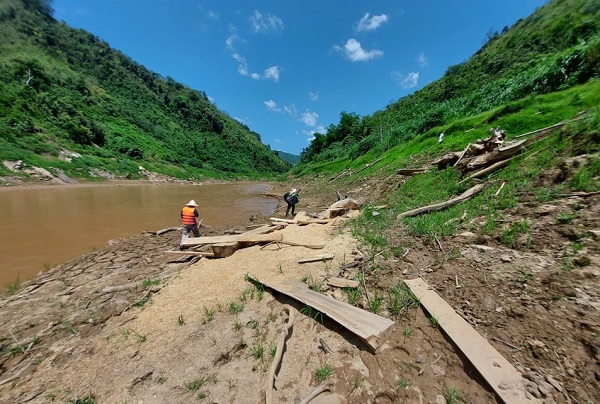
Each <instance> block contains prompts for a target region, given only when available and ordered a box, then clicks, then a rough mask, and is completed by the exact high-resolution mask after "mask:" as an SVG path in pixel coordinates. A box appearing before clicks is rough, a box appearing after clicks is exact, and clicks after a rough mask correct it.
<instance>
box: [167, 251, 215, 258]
mask: <svg viewBox="0 0 600 404" xmlns="http://www.w3.org/2000/svg"><path fill="white" fill-rule="evenodd" d="M165 254H173V255H197V256H199V257H212V256H213V253H211V252H208V251H170V250H169V251H165Z"/></svg>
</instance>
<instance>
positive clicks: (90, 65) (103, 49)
mask: <svg viewBox="0 0 600 404" xmlns="http://www.w3.org/2000/svg"><path fill="white" fill-rule="evenodd" d="M0 38H1V39H0V86H1V87H2V91H0V159H1V160H10V161H15V160H22V161H24V162H25V164H31V165H36V166H40V167H44V168H47V169H50V170H52V169H53V168H58V169H61V170H63V171H64V172H66V173H67V174H69V175H72V176H76V177H84V178H85V177H88V176H89V171H90V169H91V168H98V169H103V170H105V171H108V172H111V173H115V174H117V175H131V174H133V176H134V177H135V176H136V175H137V174H138V166H139V165H142V166H144V168H146V169H148V170H152V171H157V172H160V173H163V174H168V175H172V176H175V177H180V178H188V177H200V176H209V177H213V176H240V175H243V176H260V175H265V174H274V173H281V172H285V171H286V170H288V169H289V167H290V164H289V163H287V162H286V161H284V160H283V159H281V158H280V157H279V156H278V155H277V154H276V153H275V152H274V151H272V150H271V149H270V148H269V147H268V146H266V145H264V144H263V143H262V142H261V139H260V135H259V134H258V133H255V132H253V131H252V130H250V129H249V128H248V127H247V126H246V125H243V124H240V123H239V122H237V121H236V120H234V119H232V118H231V117H230V116H228V115H227V114H226V113H224V112H222V111H220V110H219V109H218V108H217V107H216V106H215V105H214V104H212V103H211V102H210V101H209V100H208V98H207V96H206V94H204V93H203V92H202V91H196V90H193V89H191V88H189V87H186V86H185V85H182V84H180V83H178V82H176V81H175V80H173V79H172V78H169V77H166V78H165V77H162V76H161V75H160V74H157V73H154V72H151V71H149V70H148V69H146V68H144V66H142V65H140V64H138V63H136V62H135V61H133V60H131V59H130V58H129V57H127V56H126V55H124V54H122V53H121V52H118V51H116V50H114V49H112V48H111V47H110V46H109V44H108V43H106V42H104V41H102V40H101V39H99V38H97V37H95V36H94V35H92V34H90V33H88V32H86V31H83V30H75V29H72V28H70V27H68V26H67V25H65V24H64V23H61V22H58V21H56V20H54V19H53V17H52V7H51V1H49V0H0ZM65 153H66V154H67V155H69V156H71V157H73V156H75V158H70V160H71V161H70V162H69V161H66V160H64V159H60V158H59V157H60V156H61V155H62V156H64V155H65ZM0 170H1V171H0V174H1V173H2V172H4V173H6V168H5V167H3V166H1V165H0Z"/></svg>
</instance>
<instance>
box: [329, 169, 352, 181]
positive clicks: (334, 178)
mask: <svg viewBox="0 0 600 404" xmlns="http://www.w3.org/2000/svg"><path fill="white" fill-rule="evenodd" d="M351 174H352V169H351V168H346V169H345V170H344V171H342V172H341V173H339V174H338V175H336V176H335V177H332V178H330V179H329V181H327V182H331V181H335V180H337V179H338V178H340V177H343V176H344V175H351Z"/></svg>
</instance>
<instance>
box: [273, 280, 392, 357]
mask: <svg viewBox="0 0 600 404" xmlns="http://www.w3.org/2000/svg"><path fill="white" fill-rule="evenodd" d="M263 284H264V285H265V286H266V287H268V288H269V289H272V290H275V291H277V292H279V293H283V294H285V295H287V296H289V297H291V298H293V299H295V300H298V301H300V302H302V303H304V304H306V305H308V306H310V307H312V308H314V309H316V310H318V311H319V312H321V313H323V314H325V315H326V316H327V317H329V318H331V319H332V320H333V321H335V322H337V323H338V324H340V325H341V326H343V327H344V328H346V329H347V330H348V331H350V332H352V333H354V334H355V335H356V336H357V337H359V338H360V339H361V340H362V341H363V342H364V343H365V344H366V345H367V347H369V348H370V349H371V350H372V351H373V352H376V351H377V349H378V348H379V347H380V346H381V343H382V342H383V340H384V339H385V337H386V336H387V335H388V332H390V331H391V328H392V326H393V325H394V324H395V323H394V322H393V321H392V320H389V319H387V318H385V317H381V316H378V315H377V314H374V313H370V312H368V311H365V310H362V309H360V308H358V307H354V306H352V305H350V304H348V303H345V302H340V301H338V300H335V299H333V298H331V297H329V296H325V295H323V294H321V293H317V292H314V291H312V290H310V289H308V286H306V284H304V283H302V282H299V281H288V282H287V283H284V284H277V285H275V284H268V283H263Z"/></svg>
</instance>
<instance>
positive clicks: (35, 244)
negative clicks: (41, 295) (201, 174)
mask: <svg viewBox="0 0 600 404" xmlns="http://www.w3.org/2000/svg"><path fill="white" fill-rule="evenodd" d="M270 188H271V186H270V185H269V184H265V183H230V184H205V185H163V184H161V185H154V184H142V185H140V184H135V185H133V184H120V185H114V184H111V185H108V184H97V185H96V184H94V185H73V186H57V187H52V186H50V187H15V188H0V285H2V287H5V286H7V285H9V284H11V283H13V282H15V281H17V280H19V281H20V282H22V281H24V280H27V279H30V278H32V277H33V276H35V275H36V274H37V273H39V272H40V271H42V270H44V269H47V268H51V267H53V266H55V265H57V264H60V263H62V262H66V261H68V260H70V259H73V258H75V257H78V256H80V255H82V254H85V253H87V252H89V251H92V250H94V249H99V248H102V247H103V246H104V245H106V242H107V241H109V240H111V239H116V238H121V237H126V236H131V235H135V234H139V233H141V232H143V231H145V230H149V231H156V230H160V229H163V228H166V227H172V226H179V212H180V210H181V208H182V207H183V205H184V204H185V203H187V202H188V201H189V200H190V199H194V200H195V201H196V202H197V203H198V205H199V206H198V208H197V209H198V212H199V213H200V218H201V219H202V220H203V224H207V225H210V226H214V227H228V226H231V225H233V224H236V223H240V222H241V221H245V220H247V219H248V218H249V217H250V216H251V215H253V214H260V215H265V216H266V215H269V214H271V213H272V212H273V210H274V209H275V208H276V207H277V205H278V200H277V199H276V198H270V197H265V196H263V195H262V193H264V192H268V191H269V190H270ZM174 247H175V246H174Z"/></svg>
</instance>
